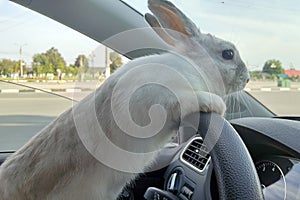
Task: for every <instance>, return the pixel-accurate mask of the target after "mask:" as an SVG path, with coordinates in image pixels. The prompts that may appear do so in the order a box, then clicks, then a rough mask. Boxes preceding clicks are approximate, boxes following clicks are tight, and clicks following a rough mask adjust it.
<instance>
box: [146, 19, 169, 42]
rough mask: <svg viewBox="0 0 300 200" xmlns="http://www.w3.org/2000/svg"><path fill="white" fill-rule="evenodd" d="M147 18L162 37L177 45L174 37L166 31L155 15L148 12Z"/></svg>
mask: <svg viewBox="0 0 300 200" xmlns="http://www.w3.org/2000/svg"><path fill="white" fill-rule="evenodd" d="M145 19H146V21H147V22H148V24H149V25H150V26H151V27H152V28H153V30H154V31H155V32H156V33H157V34H158V35H159V36H160V37H161V39H163V40H164V41H165V42H166V43H167V44H169V45H171V46H174V45H175V41H174V39H173V38H172V37H171V36H170V35H169V34H167V33H166V32H165V31H164V29H163V28H162V27H161V26H160V24H159V22H158V21H157V19H156V18H155V17H154V16H153V15H151V14H149V13H146V15H145Z"/></svg>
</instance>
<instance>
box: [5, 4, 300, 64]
mask: <svg viewBox="0 0 300 200" xmlns="http://www.w3.org/2000/svg"><path fill="white" fill-rule="evenodd" d="M126 1H127V2H129V3H130V4H132V5H133V7H136V8H137V9H138V10H140V11H141V12H142V13H145V12H149V11H148V10H147V7H146V6H147V1H146V0H145V1H144V0H126ZM172 2H174V3H175V4H176V5H177V6H178V7H180V8H181V9H182V11H183V12H184V13H186V14H187V15H188V16H189V17H190V18H192V19H193V21H194V22H195V23H196V24H197V25H198V26H199V28H200V30H201V31H202V32H204V33H207V32H209V33H212V34H213V35H216V36H218V37H220V38H223V39H226V40H230V41H231V42H233V43H234V44H236V46H237V47H238V49H239V50H240V54H241V56H242V58H243V60H244V61H245V62H246V63H247V65H248V66H249V68H250V70H253V69H261V68H262V65H263V64H264V62H265V61H266V60H268V59H272V58H276V59H279V60H280V61H281V62H282V63H283V66H284V68H289V67H290V66H291V65H293V66H294V67H295V68H297V69H300V56H299V52H300V46H299V43H300V34H299V33H300V1H298V0H287V1H282V0H272V1H253V0H252V1H251V0H188V1H182V0H173V1H172ZM0 34H1V37H0V59H1V58H6V57H7V58H11V59H15V60H17V59H18V57H19V53H18V51H19V46H20V45H22V44H27V45H26V46H24V47H23V51H24V59H25V61H26V62H27V63H31V58H32V56H33V54H34V53H41V52H45V51H46V50H47V49H49V48H51V47H52V46H54V47H56V48H58V50H59V51H60V52H61V54H62V55H63V57H64V58H65V60H66V61H67V62H68V63H73V62H74V61H75V58H76V57H77V56H78V55H79V54H85V55H89V54H90V53H91V52H92V51H93V50H95V49H97V51H96V54H97V57H98V60H102V56H103V54H102V51H103V47H101V46H99V43H98V42H96V41H94V40H92V39H90V38H88V37H86V36H84V35H82V34H80V33H78V32H76V31H73V30H71V29H70V28H67V27H65V26H63V25H61V24H59V23H57V22H54V21H53V20H50V19H48V18H46V17H44V16H42V15H40V14H37V13H35V12H32V11H30V10H28V9H25V8H23V7H21V6H18V5H16V4H13V3H11V2H9V1H7V0H0ZM99 62H100V61H99Z"/></svg>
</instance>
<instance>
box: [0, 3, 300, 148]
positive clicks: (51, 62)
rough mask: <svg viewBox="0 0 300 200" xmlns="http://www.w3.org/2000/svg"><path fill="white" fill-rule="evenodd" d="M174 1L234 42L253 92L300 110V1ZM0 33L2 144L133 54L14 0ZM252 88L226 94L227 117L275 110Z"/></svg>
mask: <svg viewBox="0 0 300 200" xmlns="http://www.w3.org/2000/svg"><path fill="white" fill-rule="evenodd" d="M124 2H125V3H126V4H128V5H129V6H130V7H131V8H134V9H136V10H137V11H138V12H140V13H141V14H142V15H143V14H145V13H147V12H149V10H148V8H147V1H146V0H143V1H141V0H124ZM172 2H174V3H175V4H176V5H177V6H178V7H180V8H181V9H182V11H183V12H184V13H186V14H187V15H188V17H190V18H191V19H192V20H193V21H194V22H195V23H196V24H197V26H198V27H200V31H201V32H203V33H211V34H213V35H216V36H218V37H219V38H222V39H225V40H228V41H231V42H232V43H233V44H235V45H236V47H237V49H238V50H239V53H240V55H241V58H242V59H243V61H244V62H245V64H246V65H247V68H248V71H249V72H250V75H251V79H250V81H249V83H248V84H247V85H246V87H245V89H244V90H245V91H246V92H247V93H249V94H250V95H253V96H254V97H255V99H257V100H258V101H259V102H261V103H262V105H263V106H265V107H267V108H268V109H270V110H271V111H272V112H273V113H275V114H276V115H288V116H299V115H300V106H299V105H298V104H299V102H300V57H299V55H298V54H299V52H300V51H299V49H300V46H299V45H298V43H299V41H300V34H299V32H300V15H299V13H300V12H299V9H300V3H299V2H298V1H264V2H262V1H250V0H242V1H204V0H200V1H199V0H189V1H188V2H187V1H179V0H172ZM82 12H87V11H82ZM134 16H135V15H134ZM138 16H140V15H138ZM140 17H141V16H140ZM91 23H92V22H91ZM114 26H121V25H120V24H111V27H112V30H113V27H114ZM94 27H97V24H95V25H94ZM99 29H101V27H99ZM97 30H98V28H97ZM101 30H102V29H101ZM103 31H104V32H105V34H106V35H107V34H109V33H110V32H109V31H110V30H109V29H105V30H103ZM0 34H1V37H0V43H1V46H0V80H1V82H0V134H1V140H0V150H15V149H17V148H19V147H20V146H22V144H24V143H25V142H26V141H27V140H28V139H29V138H30V137H31V136H33V135H35V134H36V133H38V132H39V131H40V130H41V129H42V128H43V127H45V126H46V125H47V124H48V123H50V122H51V121H52V120H53V119H54V118H55V117H57V116H58V115H59V114H61V113H62V112H64V111H65V110H67V109H69V108H70V107H72V105H73V104H74V103H76V102H77V101H80V100H81V99H83V98H84V97H86V96H87V95H88V94H90V93H91V92H93V91H95V89H96V88H98V87H99V86H100V85H101V84H102V83H103V82H104V81H105V80H106V79H107V78H108V77H109V76H110V74H112V73H114V71H115V70H116V69H118V68H120V67H121V66H122V65H123V64H125V63H126V62H128V61H129V60H128V59H126V58H125V57H123V56H122V55H120V54H118V53H117V52H114V51H113V50H111V49H109V48H107V47H106V46H105V45H102V44H100V43H99V42H97V41H95V40H93V39H91V38H90V37H87V36H85V35H83V34H81V33H79V32H77V31H75V30H73V29H71V28H68V27H66V26H64V25H62V24H60V23H58V22H56V21H54V20H51V19H49V18H47V17H45V16H43V15H41V14H38V13H36V12H34V11H31V10H29V9H27V8H24V7H22V6H20V5H17V4H15V3H12V2H9V1H0ZM14 83H16V84H22V85H25V86H29V87H23V86H20V85H15V84H14ZM39 89H42V91H41V90H39ZM43 91H44V92H43ZM45 92H47V93H45ZM51 93H55V94H59V95H62V96H64V97H67V99H66V98H61V97H58V96H55V95H53V94H51ZM247 93H243V94H242V95H239V96H237V97H235V96H233V97H232V98H233V99H229V100H227V103H229V105H228V110H227V113H226V115H225V116H226V117H227V119H232V118H237V117H246V116H268V117H269V116H273V114H272V113H271V112H269V111H268V110H266V109H265V108H263V106H262V105H259V104H258V103H257V101H255V100H254V99H251V98H250V97H249V95H247ZM68 98H69V99H68ZM70 99H71V100H70ZM72 100H74V101H72ZM237 104H238V105H239V106H237ZM240 104H243V105H240ZM256 104H257V105H256ZM254 105H255V106H254ZM257 107H259V109H257ZM245 110H247V112H246V113H243V112H244V111H245Z"/></svg>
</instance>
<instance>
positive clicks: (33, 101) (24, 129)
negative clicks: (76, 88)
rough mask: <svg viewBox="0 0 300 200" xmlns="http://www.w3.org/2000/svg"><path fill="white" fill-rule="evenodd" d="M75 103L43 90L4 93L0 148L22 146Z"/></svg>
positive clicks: (0, 109)
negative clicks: (43, 92)
mask: <svg viewBox="0 0 300 200" xmlns="http://www.w3.org/2000/svg"><path fill="white" fill-rule="evenodd" d="M72 104H73V103H72V101H70V100H66V99H63V98H60V97H56V96H53V95H48V94H42V93H33V92H32V93H18V94H1V93H0V150H11V149H18V148H19V147H20V146H21V145H23V144H24V143H25V142H26V141H27V140H29V138H31V137H32V136H33V135H35V134H36V133H37V132H38V131H39V130H41V129H42V128H43V127H44V126H45V125H47V124H48V123H49V122H51V121H52V120H53V119H54V118H55V117H56V116H58V115H59V114H60V113H62V112H63V111H64V110H66V109H68V108H70V107H71V106H72Z"/></svg>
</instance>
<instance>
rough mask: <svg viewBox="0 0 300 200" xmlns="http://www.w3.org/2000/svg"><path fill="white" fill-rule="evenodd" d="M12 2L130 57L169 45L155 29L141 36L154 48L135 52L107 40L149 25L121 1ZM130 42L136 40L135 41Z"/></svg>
mask: <svg viewBox="0 0 300 200" xmlns="http://www.w3.org/2000/svg"><path fill="white" fill-rule="evenodd" d="M10 1H12V2H14V3H17V4H20V5H22V6H24V7H27V8H29V9H30V10H33V11H36V12H38V13H41V14H43V15H45V16H47V17H49V18H51V19H53V20H55V21H58V22H60V23H62V24H64V25H66V26H68V27H70V28H72V29H74V30H76V31H78V32H80V33H82V34H84V35H86V36H88V37H90V38H92V39H94V40H95V41H98V42H100V43H102V44H104V45H106V46H108V47H109V48H111V49H113V50H115V51H117V52H119V53H121V54H123V55H124V56H126V57H128V58H130V59H133V58H137V57H141V56H145V55H149V54H155V53H159V52H161V51H160V50H158V49H165V48H166V44H164V43H163V42H162V40H161V39H160V38H159V37H158V36H157V35H156V34H155V33H154V31H144V32H143V36H142V37H143V40H144V41H148V42H147V44H148V43H151V44H154V46H155V48H139V49H137V50H135V51H129V52H122V48H123V47H122V46H120V45H122V44H118V43H116V42H112V43H110V42H109V41H108V40H107V39H108V38H110V37H111V36H113V35H116V34H119V33H121V32H125V31H129V30H133V29H140V28H149V25H148V24H147V23H146V21H145V19H144V17H143V15H142V14H141V13H139V12H138V11H137V10H135V9H133V8H132V7H130V6H129V5H128V4H126V3H124V2H123V1H120V0H110V1H107V0H84V1H82V0H53V1H49V0H10ZM80 11H84V12H80ZM116 11H117V12H116ZM95 24H98V26H95ZM112 24H113V25H112ZM130 42H131V43H134V42H135V41H134V40H133V41H130ZM123 45H124V43H123Z"/></svg>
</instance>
